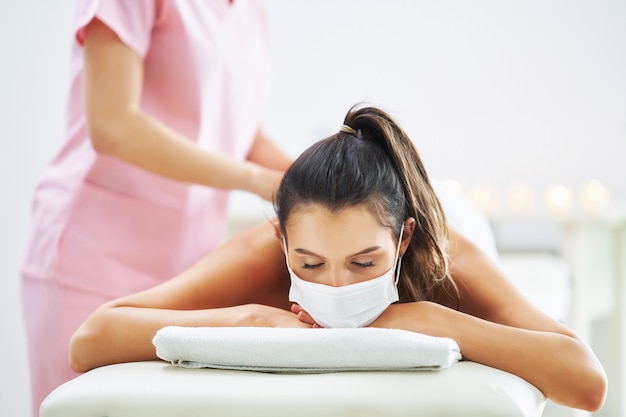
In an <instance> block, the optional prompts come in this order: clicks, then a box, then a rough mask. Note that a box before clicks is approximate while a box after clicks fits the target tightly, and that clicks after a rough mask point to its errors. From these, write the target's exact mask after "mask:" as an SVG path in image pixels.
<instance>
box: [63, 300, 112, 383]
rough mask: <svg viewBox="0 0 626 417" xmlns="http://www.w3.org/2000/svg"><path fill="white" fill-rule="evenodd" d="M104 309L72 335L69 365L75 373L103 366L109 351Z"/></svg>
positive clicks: (97, 311)
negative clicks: (103, 315)
mask: <svg viewBox="0 0 626 417" xmlns="http://www.w3.org/2000/svg"><path fill="white" fill-rule="evenodd" d="M102 314H103V311H102V309H99V310H96V312H95V313H94V314H93V315H92V316H91V317H90V318H89V319H87V321H86V322H84V323H83V324H82V325H81V326H80V327H79V328H78V329H77V330H76V331H75V332H74V334H73V335H72V338H71V339H70V344H69V358H68V360H69V364H70V367H71V368H72V370H73V371H74V372H79V373H83V372H87V371H89V370H91V369H93V368H97V367H98V366H101V365H103V362H102V361H103V359H104V358H105V355H106V349H107V347H106V346H107V344H106V340H107V326H106V322H107V321H106V320H105V319H104V318H103V317H102Z"/></svg>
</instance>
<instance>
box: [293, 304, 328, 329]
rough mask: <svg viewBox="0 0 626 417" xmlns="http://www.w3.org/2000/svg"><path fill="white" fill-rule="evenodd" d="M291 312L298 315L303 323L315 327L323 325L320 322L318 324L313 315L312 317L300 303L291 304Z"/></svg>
mask: <svg viewBox="0 0 626 417" xmlns="http://www.w3.org/2000/svg"><path fill="white" fill-rule="evenodd" d="M291 312H292V313H294V314H295V315H296V316H297V317H298V320H300V321H301V322H302V323H305V324H308V325H309V326H311V327H314V328H321V327H322V326H320V325H319V324H317V323H316V322H315V320H313V317H311V316H310V315H309V313H307V312H306V311H305V310H304V309H303V308H302V307H300V305H298V304H292V305H291Z"/></svg>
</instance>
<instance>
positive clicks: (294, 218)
mask: <svg viewBox="0 0 626 417" xmlns="http://www.w3.org/2000/svg"><path fill="white" fill-rule="evenodd" d="M285 231H286V234H287V238H288V241H289V246H290V247H291V248H295V247H296V246H297V247H304V248H306V249H309V250H313V251H314V249H313V247H315V248H317V249H318V250H323V251H324V252H329V251H330V250H332V249H333V248H334V249H339V248H343V249H342V251H343V250H347V251H349V250H354V249H357V250H360V249H362V247H361V246H363V245H367V246H372V245H381V246H387V244H388V240H389V239H390V238H391V236H392V233H393V232H392V230H391V228H390V227H386V226H382V225H381V224H380V221H379V220H378V218H377V217H376V216H374V214H372V212H371V211H370V210H369V209H368V207H367V206H365V205H359V206H354V207H349V208H345V209H342V210H339V211H331V210H328V209H327V208H325V207H323V206H321V205H307V206H304V207H301V208H298V209H297V210H295V211H293V212H292V213H291V215H290V218H289V221H288V222H287V224H286V227H285Z"/></svg>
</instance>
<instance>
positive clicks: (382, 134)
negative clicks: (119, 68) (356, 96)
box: [344, 107, 458, 301]
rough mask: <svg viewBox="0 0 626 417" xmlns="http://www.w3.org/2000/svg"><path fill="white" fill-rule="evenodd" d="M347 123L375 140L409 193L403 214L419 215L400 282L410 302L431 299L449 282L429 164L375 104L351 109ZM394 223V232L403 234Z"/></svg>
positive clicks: (441, 221)
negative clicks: (425, 166)
mask: <svg viewBox="0 0 626 417" xmlns="http://www.w3.org/2000/svg"><path fill="white" fill-rule="evenodd" d="M344 124H345V125H346V126H350V127H351V128H352V129H354V130H355V134H356V135H357V136H358V137H361V138H362V139H363V140H365V141H372V142H374V143H376V144H377V145H378V146H379V147H380V148H381V149H383V151H384V152H385V153H386V154H387V156H388V157H389V159H390V160H391V162H392V164H393V166H394V168H395V171H396V173H397V175H398V178H399V180H400V182H401V184H402V191H403V194H404V211H405V213H404V217H403V218H402V222H403V221H404V220H405V219H406V218H408V217H413V218H414V219H415V222H416V225H415V231H414V232H413V236H412V238H411V244H410V245H409V246H408V248H407V250H406V252H405V253H404V255H403V260H402V271H401V275H400V281H399V283H398V285H399V290H400V296H401V298H402V299H404V300H407V301H417V300H432V299H433V297H434V290H435V288H437V287H438V286H440V285H442V284H443V283H444V282H445V281H449V283H450V284H452V287H453V288H454V289H455V292H457V296H458V291H456V286H455V284H454V282H453V281H452V278H451V276H450V274H449V268H448V255H447V248H448V227H447V222H446V217H445V214H444V212H443V209H442V207H441V204H440V202H439V199H438V198H437V196H436V194H435V192H434V190H433V187H432V185H431V183H430V179H429V178H428V174H427V172H426V169H425V168H424V164H423V163H422V160H421V158H420V156H419V153H418V152H417V149H416V148H415V146H414V145H413V142H412V141H411V140H410V138H409V137H408V135H407V134H406V133H405V132H404V130H403V129H402V128H400V126H398V124H397V123H396V122H394V121H393V119H392V118H391V117H390V116H389V115H388V114H387V113H385V112H383V111H382V110H380V109H377V108H373V107H365V108H362V109H358V110H357V109H355V108H352V109H351V110H350V111H349V112H348V114H347V115H346V117H345V120H344ZM399 229H400V224H398V223H397V222H394V232H395V233H399V232H400V230H399Z"/></svg>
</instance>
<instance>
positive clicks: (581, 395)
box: [373, 232, 607, 411]
mask: <svg viewBox="0 0 626 417" xmlns="http://www.w3.org/2000/svg"><path fill="white" fill-rule="evenodd" d="M450 249H451V250H450V257H451V261H452V262H451V263H452V264H451V272H452V275H453V276H454V278H455V280H456V282H457V285H458V286H459V289H460V292H461V300H460V301H461V303H460V310H456V309H454V307H453V306H454V304H452V303H450V302H449V300H448V302H446V303H445V304H450V306H449V307H446V306H444V305H441V304H439V303H434V302H416V303H407V304H396V305H393V306H391V307H390V308H389V309H388V310H387V311H386V312H385V313H384V314H383V315H382V316H381V317H380V318H379V319H378V320H377V321H376V322H374V324H373V325H375V326H380V327H395V328H402V329H406V330H414V331H418V332H421V333H425V334H430V335H433V336H442V337H450V338H452V339H454V340H456V342H457V343H458V344H459V347H460V348H461V353H462V354H463V357H464V358H465V359H467V360H471V361H475V362H479V363H482V364H485V365H488V366H491V367H494V368H498V369H501V370H504V371H507V372H510V373H512V374H515V375H518V376H520V377H522V378H524V379H525V380H527V381H528V382H530V383H531V384H533V385H535V386H536V387H537V388H539V389H540V390H541V391H542V392H543V393H544V394H545V395H546V396H547V397H548V398H550V399H551V400H553V401H555V402H557V403H560V404H563V405H566V406H569V407H574V408H581V409H585V410H590V411H593V410H597V409H598V408H600V407H601V406H602V404H603V403H604V399H605V396H606V388H607V381H606V375H605V373H604V370H603V368H602V366H601V365H600V363H599V361H598V359H597V358H596V356H595V355H594V354H593V352H592V351H591V349H590V348H589V347H588V346H587V344H586V343H585V342H584V341H582V340H580V339H579V338H578V337H577V336H576V335H574V334H573V333H572V332H571V331H570V330H569V329H567V328H566V327H565V326H563V325H562V324H560V323H559V322H557V321H556V320H553V319H551V318H549V317H547V316H546V315H545V314H543V313H542V312H540V311H539V310H537V309H536V308H535V307H533V306H532V305H531V304H530V303H529V302H528V301H526V300H525V299H524V298H523V297H522V296H521V295H520V294H519V293H518V292H517V291H516V290H515V289H514V287H513V286H512V285H511V284H510V283H509V282H508V281H507V280H506V278H505V277H504V276H503V274H502V273H501V272H500V271H499V269H498V268H497V266H495V265H494V264H493V263H492V261H490V260H489V259H488V257H487V256H485V255H484V254H483V253H482V252H481V251H480V250H479V249H478V248H477V247H475V246H474V245H473V244H472V243H470V242H469V241H468V240H467V239H465V238H463V237H462V236H460V235H459V234H457V233H454V232H453V233H452V235H451V248H450Z"/></svg>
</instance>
